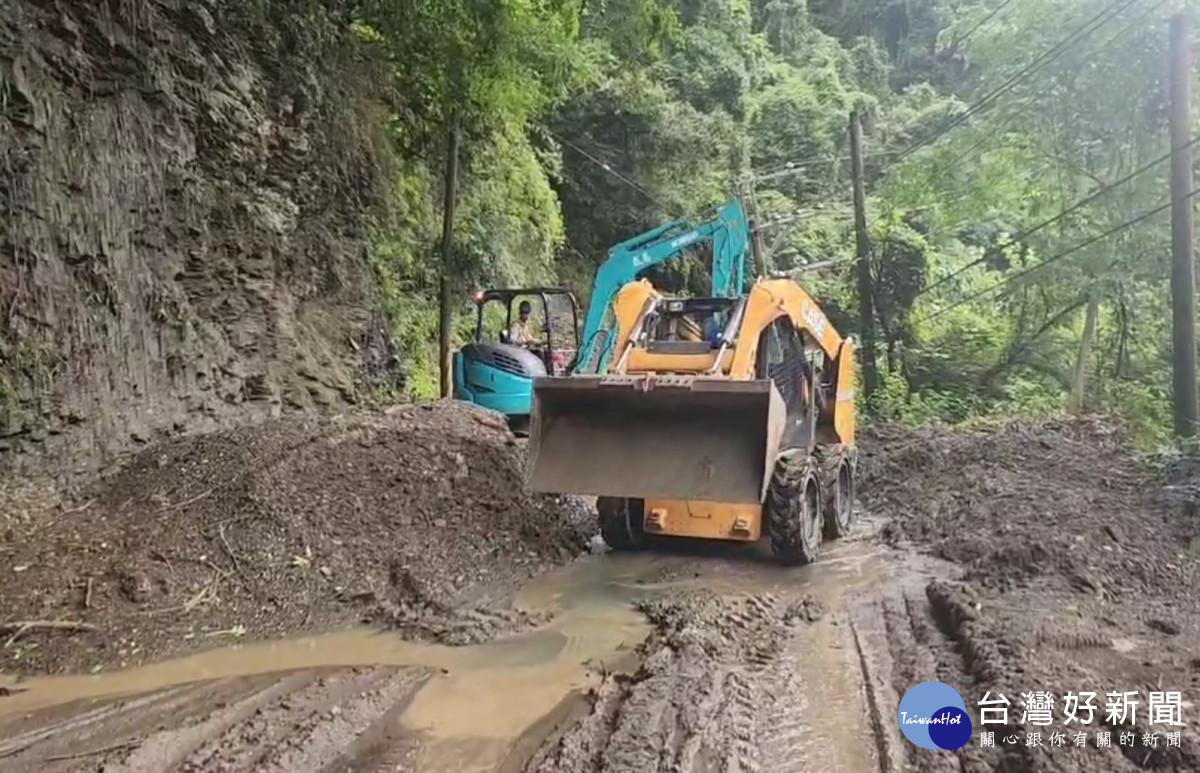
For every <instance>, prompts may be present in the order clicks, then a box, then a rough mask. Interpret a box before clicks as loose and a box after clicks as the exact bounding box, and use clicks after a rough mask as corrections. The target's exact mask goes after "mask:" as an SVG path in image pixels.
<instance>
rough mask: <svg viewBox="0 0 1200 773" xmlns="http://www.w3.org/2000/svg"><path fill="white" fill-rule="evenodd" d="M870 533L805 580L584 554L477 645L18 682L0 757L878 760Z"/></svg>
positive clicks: (877, 562)
mask: <svg viewBox="0 0 1200 773" xmlns="http://www.w3.org/2000/svg"><path fill="white" fill-rule="evenodd" d="M870 526H871V524H868V525H867V528H865V529H864V534H863V535H862V536H860V537H858V538H856V539H855V540H853V541H847V542H846V543H845V544H841V545H836V546H834V547H832V548H830V549H829V550H828V551H827V554H826V556H825V560H824V561H823V562H822V565H821V566H820V567H819V568H818V567H810V568H801V569H785V568H781V567H778V566H775V565H774V564H773V562H772V561H771V559H770V557H769V555H767V554H766V553H765V552H763V551H761V550H758V549H757V548H753V547H752V548H747V549H734V550H732V551H730V550H729V549H727V548H718V547H715V546H713V547H711V548H708V547H707V546H706V547H705V548H701V549H699V550H697V549H696V548H694V547H693V548H691V549H689V550H686V551H682V552H681V551H679V550H675V551H672V552H671V553H669V554H661V555H616V554H608V555H599V556H592V557H587V558H583V559H580V560H579V561H578V562H576V563H575V564H573V565H571V566H569V567H566V568H564V569H561V570H558V571H556V572H553V573H551V574H548V575H546V576H543V577H541V578H539V579H538V580H535V581H533V582H531V583H530V584H528V585H526V586H525V587H524V588H523V589H522V591H521V592H520V593H519V594H518V596H517V598H516V601H515V606H516V607H517V608H518V609H520V610H522V611H525V612H528V613H530V614H540V615H546V616H550V615H552V616H553V617H552V620H551V622H550V623H549V624H547V625H545V626H544V627H541V628H538V629H536V630H534V631H529V632H524V633H520V634H516V635H513V636H510V637H505V638H501V639H497V640H494V641H491V642H487V643H483V644H477V645H468V646H460V647H452V646H445V645H440V644H430V643H412V642H406V641H404V640H402V639H400V638H399V637H397V636H396V635H395V634H394V633H391V632H373V631H366V630H355V631H348V632H343V633H335V634H329V635H323V636H317V637H311V638H307V639H296V640H288V641H276V642H260V643H254V644H247V645H244V646H240V647H234V648H224V649H215V650H209V651H206V652H202V653H197V654H193V655H190V656H188V657H186V658H182V659H179V660H173V661H164V662H161V663H158V664H154V665H149V666H144V667H142V668H137V669H128V670H122V671H115V672H112V673H106V674H98V675H95V676H91V675H88V676H58V677H41V678H35V679H32V680H29V681H27V682H23V683H22V684H21V685H20V688H22V691H21V692H16V693H14V694H12V695H10V696H8V697H6V698H3V699H0V738H3V739H4V740H3V741H0V767H2V768H3V769H4V770H12V771H34V770H37V771H83V770H88V771H94V770H106V771H166V770H185V771H252V770H265V771H275V770H278V771H301V770H305V771H307V770H312V771H335V770H381V771H382V770H388V771H396V770H401V771H422V773H424V772H425V771H429V772H430V773H436V772H438V771H446V773H451V772H452V771H453V772H455V773H462V772H469V771H479V772H481V773H482V772H483V771H526V770H528V771H591V770H612V771H618V770H619V771H630V772H631V773H632V772H633V771H647V770H667V769H672V770H679V771H706V770H718V769H719V770H755V769H762V770H781V771H782V770H807V769H810V768H811V767H812V764H814V762H815V761H817V760H820V761H821V763H822V766H823V769H825V770H844V771H860V770H878V769H880V768H881V755H883V754H889V753H894V752H895V748H894V742H893V741H887V740H884V739H880V738H879V737H877V734H876V733H875V732H874V731H873V730H872V728H873V727H874V726H875V725H877V724H879V723H880V720H879V714H880V712H881V709H880V707H878V706H875V705H874V704H873V702H872V700H871V696H872V694H873V693H874V692H875V691H874V690H873V689H871V688H870V687H869V685H868V681H869V679H871V678H873V676H872V675H871V674H870V673H869V672H864V670H863V667H862V663H863V661H862V654H861V652H859V648H858V646H857V644H856V639H855V637H856V628H855V618H854V614H853V612H852V610H853V609H854V608H856V606H858V605H861V604H862V603H864V602H865V601H866V600H868V599H870V598H871V597H872V596H873V595H874V594H876V593H878V589H879V588H881V587H888V586H889V585H890V584H891V582H892V581H891V580H890V579H889V578H890V577H891V572H893V571H894V569H895V568H896V566H895V564H894V559H893V557H892V556H891V555H890V553H892V552H894V551H891V550H890V549H888V548H885V547H883V546H882V543H880V541H879V540H878V539H877V538H876V537H875V536H872V535H871V533H870ZM882 711H885V712H886V711H887V709H886V708H883V709H882Z"/></svg>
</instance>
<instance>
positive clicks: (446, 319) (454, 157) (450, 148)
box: [438, 119, 458, 398]
mask: <svg viewBox="0 0 1200 773" xmlns="http://www.w3.org/2000/svg"><path fill="white" fill-rule="evenodd" d="M449 135H450V136H449V138H448V140H449V141H448V142H447V148H446V200H445V205H444V207H443V209H442V275H441V278H440V279H439V280H438V370H439V376H440V378H439V379H438V381H439V384H438V385H439V387H440V391H441V396H442V397H443V398H446V397H450V395H451V392H452V391H453V390H452V387H453V383H452V379H453V376H452V374H451V372H450V365H451V358H450V339H451V337H452V336H453V332H454V331H453V327H454V315H453V314H452V309H453V307H452V305H451V275H450V268H451V267H450V256H451V255H453V254H454V199H455V193H456V191H455V186H456V185H457V178H458V123H457V121H455V120H454V119H451V123H450V132H449Z"/></svg>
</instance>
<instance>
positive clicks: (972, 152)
mask: <svg viewBox="0 0 1200 773" xmlns="http://www.w3.org/2000/svg"><path fill="white" fill-rule="evenodd" d="M1166 4H1167V0H1159V1H1158V2H1157V3H1155V4H1154V5H1152V6H1150V8H1148V9H1146V10H1145V11H1144V12H1143V13H1142V14H1141V15H1140V16H1138V17H1137V18H1136V19H1134V20H1133V21H1132V22H1130V23H1129V24H1128V25H1126V26H1125V27H1123V28H1122V29H1121V30H1120V31H1119V32H1117V33H1116V34H1115V35H1113V36H1112V37H1111V38H1109V39H1108V40H1106V41H1105V42H1103V43H1101V44H1100V45H1099V46H1098V47H1096V48H1095V49H1094V50H1093V51H1092V53H1091V55H1092V56H1093V57H1094V56H1095V55H1096V54H1099V53H1100V52H1101V51H1104V50H1106V49H1107V48H1108V47H1109V46H1111V45H1112V44H1113V43H1116V42H1117V41H1118V40H1120V39H1121V38H1123V37H1125V36H1126V35H1128V34H1129V33H1130V32H1132V31H1133V30H1134V29H1135V28H1137V27H1138V26H1139V25H1140V24H1141V23H1142V22H1143V21H1145V19H1146V18H1147V17H1148V16H1150V15H1151V14H1153V13H1154V12H1156V11H1157V10H1158V9H1160V8H1162V7H1163V6H1164V5H1166ZM1022 104H1024V106H1025V107H1028V103H1027V102H1024V101H1023V100H1020V101H1018V105H1017V107H1020V106H1021V105H1022ZM1020 115H1021V114H1020V112H1018V111H1015V112H1013V114H1012V115H1011V116H1009V118H1008V119H1007V120H1005V121H1004V123H1002V124H1001V125H1000V127H999V128H997V129H995V130H993V131H991V132H988V133H987V134H985V135H984V136H983V137H981V138H980V139H979V140H978V141H977V142H975V143H974V144H973V145H971V147H969V148H967V149H966V150H965V151H963V152H962V153H960V154H959V155H957V156H955V157H954V159H953V160H952V161H951V162H950V164H949V165H950V166H951V167H956V166H958V165H960V164H961V163H962V162H964V161H966V160H968V159H970V160H974V159H975V158H977V157H978V156H979V155H982V151H981V148H982V147H983V146H984V145H986V144H988V142H989V141H990V140H991V139H992V138H993V137H995V136H997V135H1000V134H1002V133H1003V132H1004V130H1005V129H1007V128H1008V127H1009V126H1011V125H1012V124H1013V123H1014V122H1015V121H1016V120H1017V118H1018V117H1020ZM976 151H980V152H979V153H976Z"/></svg>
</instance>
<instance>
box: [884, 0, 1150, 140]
mask: <svg viewBox="0 0 1200 773" xmlns="http://www.w3.org/2000/svg"><path fill="white" fill-rule="evenodd" d="M1135 2H1138V0H1114V2H1113V3H1112V4H1110V5H1108V6H1107V7H1105V8H1104V9H1103V10H1101V11H1100V13H1098V14H1096V15H1095V16H1093V17H1091V18H1090V19H1089V20H1088V21H1086V22H1084V23H1083V24H1082V25H1080V26H1079V27H1076V28H1075V30H1074V31H1072V32H1071V34H1069V35H1068V36H1067V37H1066V38H1064V39H1063V40H1061V41H1059V42H1058V43H1057V44H1055V45H1054V46H1053V47H1051V48H1050V49H1049V50H1047V51H1045V52H1044V53H1042V54H1041V55H1040V56H1038V57H1037V58H1036V59H1034V60H1033V61H1032V62H1030V63H1029V64H1027V65H1025V67H1023V68H1022V69H1021V70H1020V71H1019V72H1017V73H1015V74H1014V75H1012V76H1010V77H1009V78H1008V79H1007V80H1005V81H1004V82H1003V83H1001V84H1000V85H999V86H997V87H996V88H995V89H993V90H992V91H990V92H988V93H987V94H986V95H984V96H983V97H982V98H981V99H979V100H978V101H976V102H974V103H973V104H971V105H970V106H969V107H968V108H967V109H966V110H965V111H963V112H962V113H960V114H959V115H957V116H956V117H954V118H952V119H950V121H949V123H948V124H946V125H945V126H944V127H942V128H941V129H940V130H938V131H936V132H934V133H933V134H931V135H929V136H928V137H925V138H924V139H921V140H917V141H916V142H914V143H912V144H911V145H909V146H908V147H907V148H905V149H904V150H902V151H900V153H899V154H897V156H896V160H895V162H893V163H896V162H899V161H902V160H904V159H905V158H907V157H908V156H910V155H912V154H913V153H915V152H916V151H918V150H920V149H921V148H923V147H925V146H926V145H929V144H930V143H932V142H935V141H936V140H937V139H938V138H940V137H942V136H945V135H946V134H947V133H948V132H950V131H952V130H953V129H955V128H957V127H958V126H961V125H962V124H963V123H964V122H965V121H967V120H968V119H969V118H970V117H971V116H973V115H975V114H976V113H978V112H979V111H981V110H984V109H986V108H988V107H990V106H991V105H992V104H994V103H995V101H996V100H997V99H998V98H999V97H1001V96H1003V95H1004V94H1005V93H1007V92H1008V91H1010V90H1011V89H1012V88H1013V87H1014V86H1016V85H1017V84H1018V83H1020V82H1021V81H1022V80H1024V79H1026V78H1028V77H1029V76H1030V75H1033V74H1034V73H1035V72H1037V71H1038V70H1040V69H1042V68H1044V67H1046V66H1047V65H1049V64H1050V62H1052V61H1054V60H1055V59H1057V58H1058V57H1060V56H1062V55H1063V54H1065V53H1066V52H1067V50H1069V49H1070V48H1071V47H1072V46H1073V45H1075V44H1076V43H1077V42H1078V41H1080V40H1082V39H1083V38H1085V37H1087V36H1088V35H1090V34H1092V33H1093V32H1095V31H1096V30H1097V29H1099V28H1100V27H1101V26H1103V25H1104V24H1106V23H1107V22H1108V21H1109V20H1110V19H1112V18H1114V17H1115V16H1116V15H1117V14H1118V13H1120V12H1121V11H1123V10H1125V9H1126V8H1128V7H1129V6H1131V5H1133V4H1134V3H1135Z"/></svg>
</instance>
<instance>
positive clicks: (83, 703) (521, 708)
mask: <svg viewBox="0 0 1200 773" xmlns="http://www.w3.org/2000/svg"><path fill="white" fill-rule="evenodd" d="M884 565H885V562H884V561H882V560H881V559H880V558H879V556H877V555H875V554H872V553H870V552H869V551H866V550H864V546H863V545H862V544H856V543H848V544H846V545H844V546H843V545H838V546H833V547H832V548H831V549H829V550H828V551H827V553H826V555H825V556H824V557H823V558H822V560H821V561H820V562H819V563H818V564H817V565H816V566H813V567H806V568H802V569H784V568H781V567H779V566H777V565H775V564H774V563H773V562H771V561H770V560H769V559H765V560H764V559H763V558H762V557H760V556H756V555H754V554H750V553H749V552H748V551H735V552H734V554H733V555H728V556H722V557H707V556H697V555H695V554H692V555H687V554H684V555H675V554H673V555H658V554H648V555H608V556H597V557H589V558H585V559H582V560H580V561H578V562H576V563H575V564H573V565H571V566H570V567H566V568H564V569H562V570H559V571H556V572H553V573H551V574H548V575H545V576H543V577H541V578H539V579H537V580H535V581H533V582H531V583H530V584H529V585H527V586H526V587H525V588H524V589H523V590H522V591H521V592H520V593H519V594H518V596H517V598H516V599H515V601H514V605H515V606H517V607H518V608H522V609H527V610H546V609H549V610H552V611H554V612H555V613H556V615H555V617H554V618H553V619H552V620H551V622H550V623H548V624H547V625H546V626H544V627H542V628H540V629H537V630H534V631H531V632H528V633H526V634H522V635H515V636H511V637H508V638H505V639H501V640H497V641H493V642H489V643H486V644H480V645H474V646H464V647H448V646H440V645H426V644H418V643H412V642H406V641H403V640H401V639H399V638H398V637H396V636H394V635H391V634H389V633H387V632H377V631H371V630H350V631H343V632H338V633H332V634H327V635H322V636H314V637H308V638H302V639H295V640H286V641H270V642H259V643H250V644H245V645H240V646H234V647H228V648H224V649H218V650H210V651H207V652H201V653H197V654H194V655H190V656H187V657H184V658H179V659H176V660H171V661H165V662H161V663H157V664H152V665H147V666H144V667H140V668H134V669H128V670H124V671H117V672H112V673H105V674H97V675H91V676H63V677H47V678H38V679H32V680H29V681H28V682H25V683H23V684H22V685H21V686H22V687H23V688H27V689H26V691H24V692H21V693H18V694H16V695H13V696H9V697H6V698H0V736H4V735H6V733H5V731H4V727H5V725H11V724H12V722H13V721H14V720H18V719H20V718H21V717H26V718H28V717H29V715H30V713H31V712H40V711H44V710H48V709H51V708H52V707H58V709H57V711H55V712H54V713H55V714H59V715H61V712H62V709H63V707H64V704H72V705H73V706H74V705H79V706H80V708H78V709H72V711H76V710H77V711H79V712H85V711H88V710H94V709H95V706H97V705H99V704H101V703H103V702H105V701H109V702H111V700H112V699H115V698H122V699H129V698H132V697H134V696H138V695H146V694H149V693H152V692H154V691H163V690H165V689H167V688H177V687H180V686H183V685H189V684H196V683H208V682H214V681H218V680H223V681H226V682H228V681H230V680H239V679H241V680H261V679H263V678H267V679H269V678H270V675H271V674H279V675H280V676H279V677H278V679H279V681H281V682H282V681H283V680H284V679H286V678H288V677H286V674H288V673H296V672H301V671H305V670H313V669H329V668H348V667H356V666H371V667H380V666H391V667H402V668H411V669H428V670H429V671H430V672H431V675H430V676H429V677H428V678H427V679H425V681H424V682H423V684H421V686H420V687H419V689H416V691H415V693H414V694H412V695H411V697H410V698H406V704H405V705H404V707H403V709H402V710H401V711H398V712H396V716H395V717H393V718H390V719H387V721H388V722H390V723H391V724H392V725H393V726H391V727H389V728H387V729H386V733H387V734H388V735H390V736H397V737H399V736H404V737H411V738H416V739H417V748H416V751H415V755H416V756H415V759H414V760H413V763H412V764H413V765H414V766H415V769H416V770H419V771H422V772H423V773H424V772H426V771H428V773H440V771H447V773H449V772H451V771H454V772H455V773H473V772H474V771H479V772H480V773H484V772H485V771H507V770H509V769H513V770H515V769H517V768H518V767H519V758H520V754H519V753H518V750H519V748H521V747H525V746H530V745H533V746H536V743H537V742H538V741H539V740H540V738H541V737H544V736H545V735H546V734H547V733H549V732H551V731H552V730H553V728H554V726H555V723H556V722H560V721H563V720H564V718H566V717H568V716H570V715H571V713H572V710H573V706H575V705H577V704H580V703H581V702H582V701H583V696H584V695H585V694H586V693H587V691H588V690H589V689H590V688H592V687H594V686H596V685H597V684H598V683H599V681H600V679H601V674H602V673H603V672H605V671H611V670H620V669H622V667H625V666H631V665H632V658H633V655H634V650H635V649H636V647H637V646H638V645H639V644H640V643H641V642H642V641H643V640H644V639H645V637H646V636H647V635H648V634H649V633H650V628H649V625H648V623H647V622H646V621H645V619H644V618H643V617H642V615H641V614H639V613H638V612H637V611H636V610H635V609H634V606H633V603H634V602H635V601H636V600H637V599H639V598H646V597H649V596H653V595H656V594H660V593H663V592H667V591H672V590H674V591H686V590H688V589H700V588H705V589H708V590H712V591H715V592H717V593H721V594H726V593H730V594H748V593H782V594H788V595H790V594H798V593H804V594H809V595H812V596H814V597H816V598H818V599H820V600H821V601H822V602H823V603H825V604H826V605H828V606H831V607H836V606H837V605H838V604H839V603H840V598H841V596H842V594H843V593H845V592H847V591H853V590H854V589H863V588H867V587H870V586H871V585H873V584H875V583H878V582H881V581H884V572H883V569H882V568H881V567H883V566H884ZM842 646H843V645H842V642H841V640H840V639H839V630H838V629H837V628H835V627H831V624H829V623H821V624H818V625H817V626H814V627H813V628H812V629H811V630H809V631H805V632H804V633H803V634H802V636H801V638H800V640H798V641H797V643H796V645H795V647H794V648H793V652H794V655H795V657H797V658H798V659H800V661H802V663H803V665H804V671H806V672H810V673H813V674H814V679H815V680H816V681H815V682H814V683H813V684H806V685H804V688H803V689H804V691H805V692H806V693H809V694H814V691H816V693H815V694H821V695H826V696H828V695H833V694H840V693H843V692H846V691H849V692H850V693H851V697H850V698H848V699H846V701H845V702H846V705H845V706H844V707H841V708H837V707H833V708H832V709H831V707H830V706H828V705H824V706H820V707H816V706H811V707H808V706H806V705H798V706H797V720H796V721H798V722H801V723H803V724H804V725H805V726H806V727H808V728H810V729H811V731H812V733H813V734H815V736H817V737H823V738H825V739H826V740H828V741H831V742H837V741H838V739H837V738H836V737H834V735H833V734H835V733H836V727H837V726H842V727H847V726H856V727H860V728H861V727H862V724H861V723H860V722H859V721H858V718H859V717H860V716H861V715H862V711H863V709H862V708H861V705H860V704H859V701H858V698H857V697H854V694H855V693H857V692H859V691H861V687H859V686H857V684H856V683H855V682H854V678H855V677H854V676H853V674H851V673H850V670H848V669H851V668H852V666H851V665H847V664H848V663H849V661H846V660H845V658H844V657H843V655H844V654H848V653H843V652H842V651H841V649H840V648H841V647H842ZM264 675H265V676H264ZM247 683H249V682H247ZM48 716H49V715H48ZM389 716H390V715H389ZM847 716H853V717H855V721H854V723H853V724H850V723H848V722H844V721H843V719H844V717H847ZM823 722H824V723H825V727H826V728H827V732H824V731H822V723H823ZM19 724H22V725H27V722H26V721H21V722H19ZM860 744H861V742H860ZM0 745H2V742H0ZM514 759H516V760H518V761H517V762H514ZM860 762H866V760H863V759H859V758H858V757H855V758H854V759H847V760H845V767H843V769H846V770H853V769H870V764H869V762H868V763H867V767H865V768H864V767H859V765H858V763H860ZM514 766H516V767H514ZM839 767H842V766H839Z"/></svg>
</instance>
